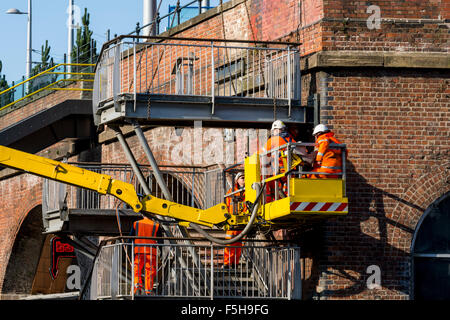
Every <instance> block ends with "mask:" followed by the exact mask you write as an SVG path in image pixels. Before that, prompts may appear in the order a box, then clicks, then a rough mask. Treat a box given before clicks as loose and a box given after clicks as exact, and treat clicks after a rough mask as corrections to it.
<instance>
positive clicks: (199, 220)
mask: <svg viewBox="0 0 450 320" xmlns="http://www.w3.org/2000/svg"><path fill="white" fill-rule="evenodd" d="M292 160H293V161H292V162H291V164H294V165H297V164H298V163H299V161H300V160H296V159H295V158H293V159H292ZM296 161H297V162H296ZM0 165H3V166H6V167H10V168H13V169H19V170H23V171H25V172H28V173H31V174H35V175H38V176H42V177H44V178H47V179H51V180H56V181H58V182H62V183H66V184H70V185H74V186H77V187H81V188H85V189H89V190H93V191H96V192H98V193H100V194H109V195H112V196H114V197H116V198H118V199H120V200H122V201H123V202H125V203H126V204H128V205H129V206H130V207H131V208H132V209H133V210H134V211H135V212H141V213H143V214H144V215H147V214H149V213H150V214H154V215H160V216H165V217H171V218H174V219H177V220H178V221H180V224H181V225H183V226H189V225H190V224H191V226H192V227H196V229H198V226H195V225H196V224H198V225H203V226H207V227H210V228H212V227H214V226H215V227H218V228H222V229H225V230H227V229H230V228H232V229H240V230H242V229H244V231H243V232H242V233H245V232H246V231H247V230H248V229H249V228H250V227H251V226H252V225H253V226H256V227H257V228H258V229H268V228H270V229H272V230H275V229H279V228H284V227H289V226H293V225H297V224H303V223H305V222H309V221H312V220H317V219H323V218H329V217H334V216H342V215H346V214H347V213H348V199H347V198H346V197H345V180H344V179H305V178H304V176H303V175H301V176H295V175H291V174H290V171H291V170H288V171H287V172H285V173H282V174H277V175H274V176H272V177H270V178H266V179H262V176H261V172H260V161H259V155H258V154H254V155H253V156H250V157H247V158H246V159H245V168H244V170H245V200H246V201H247V204H248V207H249V210H248V211H246V212H241V213H238V214H229V213H228V211H227V207H226V205H225V203H220V204H218V205H215V206H213V207H211V208H208V209H197V208H193V207H190V206H185V205H181V204H178V203H175V202H171V201H168V200H164V199H160V198H157V197H153V196H152V195H146V196H145V197H143V198H142V199H141V198H139V197H138V195H137V192H136V190H135V188H134V186H133V185H131V184H129V183H126V182H123V181H119V180H115V179H113V178H112V177H110V176H108V175H105V174H100V173H96V172H92V171H89V170H85V169H82V168H79V167H76V166H73V165H69V164H66V163H61V162H58V161H54V160H50V159H47V158H43V157H40V156H36V155H33V154H29V153H26V152H22V151H18V150H14V149H11V148H8V147H5V146H0ZM280 179H284V180H285V181H286V183H287V184H288V187H289V188H288V192H287V193H286V194H285V196H284V197H281V198H279V199H275V200H274V201H271V202H268V203H264V201H262V202H263V203H262V204H261V201H260V200H261V198H262V197H261V195H262V194H263V193H264V190H263V189H264V185H265V184H266V183H270V182H271V181H274V182H275V183H278V180H280Z"/></svg>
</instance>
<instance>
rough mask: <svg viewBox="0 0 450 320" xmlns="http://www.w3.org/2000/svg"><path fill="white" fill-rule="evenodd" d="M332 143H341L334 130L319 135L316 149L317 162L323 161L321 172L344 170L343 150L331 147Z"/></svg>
mask: <svg viewBox="0 0 450 320" xmlns="http://www.w3.org/2000/svg"><path fill="white" fill-rule="evenodd" d="M330 143H335V144H340V143H341V142H339V140H338V139H336V138H335V137H334V133H333V132H327V133H324V134H321V135H320V136H318V137H317V140H316V145H315V148H314V151H316V152H317V155H316V162H321V165H320V169H318V170H317V171H319V172H330V173H337V172H342V150H341V149H339V148H330V147H329V145H330Z"/></svg>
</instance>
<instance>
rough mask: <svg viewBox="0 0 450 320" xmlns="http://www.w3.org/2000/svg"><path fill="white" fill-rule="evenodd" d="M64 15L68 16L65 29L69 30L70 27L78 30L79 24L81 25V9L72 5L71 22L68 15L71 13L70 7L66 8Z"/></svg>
mask: <svg viewBox="0 0 450 320" xmlns="http://www.w3.org/2000/svg"><path fill="white" fill-rule="evenodd" d="M66 13H67V15H68V17H67V22H66V25H67V28H70V27H72V28H73V29H78V28H80V27H81V24H82V23H81V9H80V7H79V6H77V5H73V6H72V21H71V19H70V13H71V12H70V6H69V7H67V9H66Z"/></svg>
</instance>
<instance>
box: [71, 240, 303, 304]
mask: <svg viewBox="0 0 450 320" xmlns="http://www.w3.org/2000/svg"><path fill="white" fill-rule="evenodd" d="M136 238H141V237H116V238H113V239H109V240H108V241H103V242H102V243H101V248H99V250H98V251H97V254H96V259H95V263H94V265H93V268H92V270H91V272H90V273H89V278H90V279H91V276H93V278H92V280H93V282H92V281H89V280H88V281H87V282H90V283H91V287H92V288H93V289H94V296H95V298H97V299H117V298H125V299H126V298H131V299H134V298H135V294H134V290H133V288H134V277H133V274H132V273H133V270H134V265H133V264H134V262H133V261H132V258H131V257H130V256H129V254H130V253H131V254H133V252H134V250H133V248H134V247H133V243H134V241H132V240H134V239H136ZM117 240H118V241H119V242H117ZM130 240H131V243H130ZM108 242H109V243H111V245H107V243H108ZM140 246H143V247H149V248H150V247H151V248H159V249H162V248H166V249H169V251H171V252H173V250H176V249H177V248H178V249H180V250H181V251H182V253H183V251H184V250H185V249H186V248H188V247H189V248H193V249H195V250H198V251H199V252H203V253H200V254H201V256H202V258H203V263H202V265H201V266H194V265H190V264H189V265H187V266H185V267H183V266H179V265H177V264H176V263H175V262H174V261H175V260H174V259H173V258H174V257H172V262H169V263H164V264H163V263H162V261H161V260H159V261H158V260H157V261H158V262H156V263H155V266H156V268H158V269H159V268H162V269H168V270H170V277H166V276H165V275H167V274H169V273H167V272H164V271H165V270H161V274H160V275H158V274H156V275H155V284H157V285H156V286H155V287H154V288H153V292H152V295H151V296H152V297H154V298H157V297H163V296H165V297H196V298H206V299H208V298H210V299H213V298H215V297H217V298H220V297H228V296H233V297H236V296H242V297H245V298H268V297H269V298H272V299H300V298H301V292H300V291H299V290H298V288H300V287H301V277H300V276H299V275H300V272H299V271H300V270H298V269H299V268H301V266H300V264H299V263H298V261H293V260H292V258H291V257H295V259H299V250H300V248H299V247H297V246H291V245H288V246H287V247H284V246H283V247H279V246H276V247H274V246H255V245H250V246H246V245H244V246H242V247H241V249H242V250H243V255H242V259H241V262H240V263H239V264H238V265H237V266H236V268H237V269H235V270H230V271H228V272H227V270H225V269H222V268H221V265H222V260H221V258H220V257H221V253H223V251H222V250H224V249H225V247H224V246H218V245H215V244H212V243H210V244H204V245H200V244H196V245H186V244H182V243H181V244H174V243H170V244H168V243H154V244H145V245H140ZM130 249H131V251H130ZM249 256H252V258H253V259H251V260H252V261H250V260H247V259H248V257H249ZM258 257H259V258H258ZM267 258H269V259H270V260H271V261H273V262H274V263H275V264H276V265H277V266H275V265H274V266H272V267H270V268H271V269H270V272H268V271H269V269H266V267H267V266H266V265H265V261H266V259H267ZM254 259H257V260H258V259H262V260H260V261H259V262H258V261H255V260H254ZM245 260H247V262H245ZM294 262H295V263H294ZM130 264H131V266H130ZM185 268H188V269H189V270H191V268H192V270H191V271H192V276H193V278H192V279H187V278H185V277H184V276H183V272H185V271H186V270H188V269H185ZM259 268H262V269H260V270H259ZM249 272H250V273H249ZM202 276H204V277H205V278H204V279H203V278H202V279H201V277H202ZM256 278H258V279H259V280H260V281H262V282H263V283H264V285H263V286H260V285H258V284H257V283H255V282H254V281H255V280H256ZM249 281H251V283H250V286H249ZM87 282H86V283H85V286H84V288H83V290H82V293H83V292H84V291H85V288H86V286H87V285H88V283H87ZM252 283H253V284H252ZM99 284H100V286H98V285H99ZM260 284H261V283H260ZM255 285H256V287H255ZM95 288H98V289H100V290H99V291H97V290H96V289H95ZM296 289H297V290H296ZM255 290H257V291H255ZM81 296H82V295H80V298H81Z"/></svg>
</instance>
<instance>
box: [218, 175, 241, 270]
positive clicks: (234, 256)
mask: <svg viewBox="0 0 450 320" xmlns="http://www.w3.org/2000/svg"><path fill="white" fill-rule="evenodd" d="M244 186H245V177H244V173H243V172H239V173H238V174H237V175H236V177H235V178H234V187H233V188H230V189H229V190H228V191H227V194H230V193H233V192H235V191H238V190H239V189H242V188H244ZM226 205H227V208H228V212H229V213H230V214H239V213H242V212H245V211H246V210H247V206H246V204H245V194H244V191H241V192H238V193H235V194H233V195H231V196H229V197H227V198H226ZM240 233H241V231H238V230H227V231H226V235H225V238H226V239H232V238H233V237H235V236H237V235H239V234H240ZM231 246H233V247H226V248H225V250H224V254H223V265H224V267H233V266H236V265H237V264H239V261H240V258H241V252H242V249H241V248H240V247H242V242H235V243H233V244H231Z"/></svg>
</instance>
